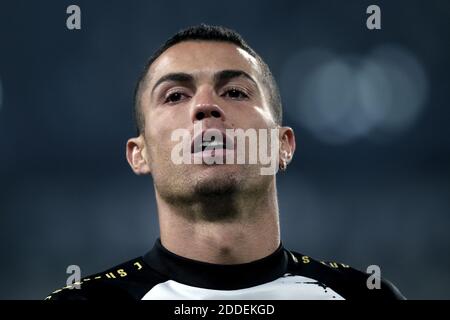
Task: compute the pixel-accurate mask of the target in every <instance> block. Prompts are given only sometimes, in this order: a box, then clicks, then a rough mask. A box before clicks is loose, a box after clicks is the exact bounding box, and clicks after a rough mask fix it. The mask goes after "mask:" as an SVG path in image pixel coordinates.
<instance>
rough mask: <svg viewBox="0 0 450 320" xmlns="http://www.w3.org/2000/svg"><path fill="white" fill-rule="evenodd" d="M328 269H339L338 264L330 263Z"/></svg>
mask: <svg viewBox="0 0 450 320" xmlns="http://www.w3.org/2000/svg"><path fill="white" fill-rule="evenodd" d="M330 267H332V268H335V269H336V268H339V266H338V264H337V263H336V262H330Z"/></svg>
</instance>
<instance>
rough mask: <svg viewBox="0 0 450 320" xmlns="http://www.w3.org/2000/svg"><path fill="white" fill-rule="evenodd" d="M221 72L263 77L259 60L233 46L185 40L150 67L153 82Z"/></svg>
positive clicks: (231, 44)
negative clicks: (166, 77) (170, 76)
mask: <svg viewBox="0 0 450 320" xmlns="http://www.w3.org/2000/svg"><path fill="white" fill-rule="evenodd" d="M219 70H242V71H245V72H246V73H248V74H250V75H253V76H254V78H255V79H256V78H259V77H258V75H259V74H260V66H259V63H258V61H257V60H256V59H255V58H254V57H253V56H251V55H250V54H249V53H248V52H247V51H245V50H243V49H242V48H240V47H238V46H237V45H235V44H233V43H228V42H219V41H185V42H181V43H178V44H176V45H174V46H172V47H170V48H169V49H167V50H166V51H165V52H164V53H163V54H162V55H161V56H159V57H158V59H156V60H155V62H154V63H153V64H152V66H151V68H150V72H149V75H150V78H149V80H150V82H154V81H155V79H158V78H159V77H160V76H163V75H164V74H167V73H172V72H186V73H206V74H209V73H210V74H213V73H214V72H216V71H219Z"/></svg>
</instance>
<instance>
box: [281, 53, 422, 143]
mask: <svg viewBox="0 0 450 320" xmlns="http://www.w3.org/2000/svg"><path fill="white" fill-rule="evenodd" d="M281 81H282V86H284V87H286V88H289V89H288V90H289V91H288V92H289V94H290V95H295V97H294V98H293V99H292V100H291V101H292V102H293V103H294V104H293V105H288V106H287V107H286V112H287V113H289V115H290V117H291V118H292V119H294V121H296V122H297V123H298V124H301V125H303V126H304V127H305V128H306V129H308V130H309V131H310V132H311V133H313V134H314V136H315V137H316V138H318V139H319V140H321V141H323V142H326V143H331V144H342V143H347V142H350V141H353V140H355V139H357V138H360V137H365V136H368V137H373V138H378V137H383V136H386V135H391V134H393V133H400V132H404V131H405V130H407V129H408V128H410V127H411V126H412V125H413V124H414V123H415V120H416V119H417V117H418V115H419V114H420V111H421V110H422V108H423V106H424V105H425V104H424V103H425V101H426V99H427V92H428V80H427V77H426V75H425V72H424V69H423V66H422V64H421V63H420V62H419V61H418V60H417V59H416V58H415V57H414V55H413V54H412V53H411V52H409V51H408V50H407V49H405V48H402V47H399V46H389V45H383V46H379V47H377V48H375V49H374V50H373V51H372V52H371V53H370V54H369V55H367V56H364V57H361V56H354V55H352V56H340V55H337V54H333V53H332V52H329V51H326V50H322V49H317V48H316V49H307V50H303V51H300V52H297V53H296V54H294V55H293V56H292V57H291V58H290V59H289V60H288V61H287V63H286V64H285V65H284V68H283V71H282V78H281Z"/></svg>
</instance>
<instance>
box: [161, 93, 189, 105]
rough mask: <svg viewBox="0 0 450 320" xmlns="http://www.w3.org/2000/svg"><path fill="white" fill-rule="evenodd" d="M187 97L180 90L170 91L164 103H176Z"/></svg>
mask: <svg viewBox="0 0 450 320" xmlns="http://www.w3.org/2000/svg"><path fill="white" fill-rule="evenodd" d="M186 98H187V95H186V94H184V93H182V92H178V91H176V92H172V93H170V94H169V95H168V96H167V97H166V98H165V100H164V103H177V102H180V101H182V100H184V99H186Z"/></svg>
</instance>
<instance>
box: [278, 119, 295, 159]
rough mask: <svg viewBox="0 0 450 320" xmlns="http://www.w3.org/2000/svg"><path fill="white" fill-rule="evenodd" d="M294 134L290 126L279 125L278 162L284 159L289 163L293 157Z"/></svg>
mask: <svg viewBox="0 0 450 320" xmlns="http://www.w3.org/2000/svg"><path fill="white" fill-rule="evenodd" d="M294 152H295V135H294V130H292V128H290V127H280V154H279V157H280V162H281V161H285V162H286V164H289V163H290V162H291V160H292V158H293V157H294Z"/></svg>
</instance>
